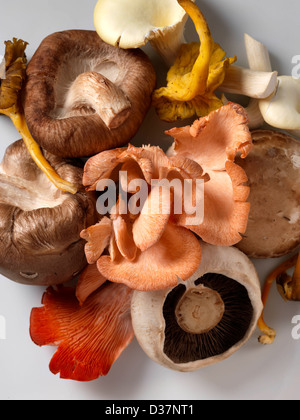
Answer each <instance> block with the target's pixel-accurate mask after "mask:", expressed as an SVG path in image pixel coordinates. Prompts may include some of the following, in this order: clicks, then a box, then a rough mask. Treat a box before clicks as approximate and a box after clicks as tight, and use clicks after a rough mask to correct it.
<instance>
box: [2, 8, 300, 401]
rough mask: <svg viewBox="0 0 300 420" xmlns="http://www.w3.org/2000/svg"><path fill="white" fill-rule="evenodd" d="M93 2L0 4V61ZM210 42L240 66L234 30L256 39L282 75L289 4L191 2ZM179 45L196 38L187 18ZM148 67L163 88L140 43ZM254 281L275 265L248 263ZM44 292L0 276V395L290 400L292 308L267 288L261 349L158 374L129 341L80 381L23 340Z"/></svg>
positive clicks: (297, 352) (295, 371)
mask: <svg viewBox="0 0 300 420" xmlns="http://www.w3.org/2000/svg"><path fill="white" fill-rule="evenodd" d="M95 3H96V0H84V1H82V0H81V1H79V0H64V1H62V0H10V1H7V0H5V1H4V0H0V6H1V7H0V55H1V54H2V55H4V44H3V42H4V40H8V39H11V38H12V37H18V38H22V39H23V40H26V41H28V42H29V46H28V49H27V55H28V58H29V59H30V57H31V56H32V54H33V53H34V51H35V50H36V48H37V47H38V45H39V43H40V42H41V41H42V39H43V38H44V37H45V36H47V35H49V34H50V33H52V32H55V31H58V30H65V29H94V27H93V9H94V6H95ZM197 3H198V5H199V6H200V7H201V9H202V11H203V12H204V15H205V16H206V19H207V20H208V23H209V26H210V29H211V31H212V34H213V37H214V40H215V41H216V42H219V43H220V44H221V45H222V47H223V48H224V49H225V51H226V52H227V55H228V56H232V55H235V54H236V55H237V56H238V63H237V64H240V65H246V64H247V62H246V55H245V51H244V45H243V34H244V32H247V33H248V34H250V35H251V36H253V37H254V38H256V39H258V40H260V41H262V42H263V43H265V44H266V45H267V46H268V48H269V51H270V55H271V60H272V65H273V69H274V70H278V71H279V73H280V74H291V71H292V67H293V64H292V57H293V56H295V55H299V54H300V43H299V24H300V3H299V0H287V1H286V2H285V3H283V2H282V1H279V0H263V1H262V0H252V1H251V2H244V1H241V0H226V1H225V0H201V1H200V0H199V1H197ZM186 39H187V41H191V40H196V39H197V38H196V34H195V31H194V28H193V26H192V23H191V21H190V20H189V22H188V24H187V30H186ZM143 49H144V50H145V51H146V52H147V53H148V55H149V56H150V58H151V59H152V61H153V64H154V66H155V68H156V70H157V74H158V84H162V83H164V80H165V75H166V68H165V67H164V65H163V64H162V62H161V60H160V58H159V57H157V55H156V54H155V53H154V52H153V50H152V49H151V47H150V46H147V47H145V48H143ZM169 128H171V126H170V125H168V124H165V123H162V122H160V121H159V120H158V118H157V117H156V115H155V112H154V111H153V110H151V111H150V112H149V114H148V116H147V118H146V120H145V122H144V124H143V126H142V127H141V129H140V131H139V133H138V134H137V136H136V138H135V139H134V141H133V143H134V144H148V143H152V144H160V145H161V146H162V147H164V148H166V147H167V146H168V144H169V139H168V137H167V136H166V135H165V134H164V130H165V129H169ZM18 139H19V135H18V133H17V132H16V130H15V129H14V127H13V126H12V124H11V123H10V121H9V120H8V119H7V118H6V117H0V154H1V158H2V156H3V153H4V150H5V148H6V147H7V146H8V145H9V144H10V143H12V142H13V141H15V140H18ZM254 263H255V265H256V267H257V269H258V273H259V275H260V278H261V281H262V282H263V279H264V278H265V276H266V274H267V273H268V272H269V271H270V269H271V268H272V267H274V266H275V265H276V264H277V263H278V260H259V261H254ZM43 291H44V289H43V288H40V287H30V286H23V285H19V284H16V283H13V282H11V281H10V280H8V279H6V278H4V277H1V276H0V320H1V319H4V320H5V322H6V339H5V340H3V339H1V335H0V399H2V400H7V399H13V400H14V399H36V400H37V399H43V400H45V399H48V400H50V399H69V400H73V399H84V400H93V399H100V400H115V399H122V400H128V399H133V400H139V399H156V400H157V399H172V400H176V399H184V400H189V399H194V400H204V399H213V400H216V399H286V400H287V399H299V395H300V391H299V390H300V340H294V339H293V338H292V336H291V332H292V328H293V325H292V323H291V320H292V318H293V316H295V315H300V304H299V303H295V302H294V303H292V302H288V303H285V302H284V301H283V300H282V299H281V297H280V296H279V294H278V293H277V291H276V288H275V285H274V287H273V288H272V291H271V294H270V297H269V301H268V305H267V309H266V311H265V320H266V322H267V323H268V324H269V325H270V326H271V327H274V328H275V329H276V330H277V338H276V340H275V342H274V344H273V345H271V346H262V345H261V344H259V343H258V341H257V338H258V335H259V331H256V332H255V334H254V335H253V337H252V338H251V339H250V341H249V342H248V343H247V344H246V345H245V346H244V347H243V348H242V349H241V350H239V351H238V352H237V353H235V354H234V355H233V356H231V358H229V359H227V360H226V361H224V362H222V363H219V364H217V365H213V366H210V367H207V368H205V369H203V370H201V371H197V372H193V373H178V372H174V371H171V370H167V369H165V368H163V367H161V366H159V365H157V364H155V363H153V362H152V361H151V360H149V359H148V357H147V356H146V355H145V354H144V353H143V351H142V350H141V348H140V347H139V345H138V344H137V342H136V341H135V340H134V341H133V342H132V344H131V345H130V346H129V347H128V348H127V349H126V350H125V352H124V353H123V354H122V355H121V357H120V359H119V360H118V361H117V362H116V363H115V364H114V365H113V367H112V369H111V371H110V372H109V374H108V376H106V377H102V378H99V379H98V380H96V381H93V382H90V383H77V382H73V381H66V380H62V379H59V377H58V376H54V375H53V374H52V373H50V371H49V369H48V364H49V361H50V359H51V357H52V355H53V353H54V351H55V348H51V347H43V348H39V347H37V346H36V345H34V344H33V343H32V342H31V340H30V337H29V316H30V311H31V308H32V307H36V306H40V301H41V296H42V293H43Z"/></svg>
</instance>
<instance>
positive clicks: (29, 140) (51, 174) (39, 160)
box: [0, 109, 77, 194]
mask: <svg viewBox="0 0 300 420" xmlns="http://www.w3.org/2000/svg"><path fill="white" fill-rule="evenodd" d="M0 114H4V115H6V116H8V117H9V118H10V119H11V120H12V122H13V124H14V126H15V127H16V129H17V130H18V132H19V133H20V134H21V136H22V138H23V141H24V143H25V145H26V147H27V149H28V152H29V153H30V156H31V157H32V159H33V160H34V162H35V163H36V165H37V166H38V167H39V168H40V169H41V170H42V171H43V172H44V173H45V174H46V175H47V177H48V178H49V179H50V181H51V182H52V183H53V184H54V185H55V186H56V187H57V188H58V189H60V190H62V191H66V192H70V193H72V194H76V192H77V187H76V186H75V185H74V184H72V183H70V182H68V181H65V180H63V179H61V178H60V177H59V175H58V174H57V173H56V172H55V170H54V169H53V168H52V166H51V165H50V164H49V163H48V161H47V160H46V159H45V157H44V156H43V154H42V151H41V149H40V147H39V145H38V144H37V143H36V141H35V140H34V139H33V137H32V135H31V133H30V131H29V129H28V126H27V123H26V120H25V116H24V114H23V113H20V112H14V110H12V109H7V110H0Z"/></svg>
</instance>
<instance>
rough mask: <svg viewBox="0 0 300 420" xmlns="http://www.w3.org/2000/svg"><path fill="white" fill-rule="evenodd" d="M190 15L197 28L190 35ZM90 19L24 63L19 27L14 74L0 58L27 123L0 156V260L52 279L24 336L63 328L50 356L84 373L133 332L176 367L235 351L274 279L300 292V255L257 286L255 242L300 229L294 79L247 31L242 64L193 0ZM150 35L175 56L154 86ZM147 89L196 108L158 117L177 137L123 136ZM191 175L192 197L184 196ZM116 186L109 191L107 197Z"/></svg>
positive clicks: (116, 8)
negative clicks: (155, 141) (195, 38)
mask: <svg viewBox="0 0 300 420" xmlns="http://www.w3.org/2000/svg"><path fill="white" fill-rule="evenodd" d="M125 9H126V11H127V13H126V14H125V16H130V19H129V20H126V19H124V16H123V12H124V10H125ZM128 10H129V12H128ZM189 16H190V17H191V19H192V21H193V23H194V25H195V28H196V30H197V33H198V35H199V38H200V43H191V44H187V43H186V42H185V40H184V26H185V23H186V21H187V19H188V17H189ZM94 25H95V29H96V31H86V30H66V31H61V32H56V33H54V34H51V35H49V36H47V37H46V38H45V39H44V40H42V42H41V44H40V46H39V47H38V49H37V50H36V52H35V53H34V55H33V57H32V58H31V60H30V61H29V64H28V65H27V61H26V56H25V53H24V51H25V48H26V43H24V42H23V41H21V40H19V41H18V40H14V41H13V43H12V45H13V46H14V47H15V50H13V49H10V48H8V49H7V51H8V52H7V56H6V58H7V63H9V64H10V65H9V67H7V69H4V70H8V75H9V77H8V78H7V79H3V74H4V73H3V71H1V72H0V76H1V77H2V79H0V112H2V113H4V114H6V115H9V116H10V117H11V119H12V120H13V122H14V123H15V126H16V127H17V128H18V130H19V132H20V133H21V134H22V138H23V141H22V140H20V141H18V142H15V143H13V144H12V145H11V146H10V147H9V148H8V149H7V150H6V153H5V156H4V158H3V161H2V163H1V165H0V215H1V223H0V229H1V241H2V244H3V249H2V253H1V255H0V272H1V274H3V275H5V276H6V277H8V278H10V279H12V280H14V281H17V282H20V283H24V284H30V285H43V286H48V288H47V290H46V292H45V293H44V295H43V299H42V305H43V306H42V307H40V308H34V309H33V310H32V313H31V318H30V335H31V338H32V340H33V341H34V343H36V344H37V345H40V346H43V345H57V346H58V350H57V352H56V353H55V355H54V356H53V358H52V360H51V363H50V370H51V372H53V373H54V374H57V373H60V376H61V377H62V378H66V379H72V380H78V381H91V380H94V379H97V378H98V377H99V376H102V375H106V374H107V373H108V372H109V370H110V368H111V366H112V365H113V363H114V362H115V361H116V360H117V358H118V357H119V356H120V355H121V353H122V352H123V350H124V349H125V348H127V346H129V345H130V343H131V341H132V339H133V337H134V336H135V337H136V338H137V340H138V342H139V344H140V346H141V348H142V349H143V350H144V351H145V353H146V354H147V355H148V356H149V357H150V358H151V359H152V360H153V361H155V362H157V363H159V364H161V365H163V366H165V367H167V368H170V369H173V370H177V371H194V370H198V369H200V368H203V367H205V366H208V365H211V364H214V363H216V362H220V361H222V360H224V359H226V358H228V357H229V356H231V355H232V354H233V353H235V352H236V351H237V350H239V349H240V348H241V347H242V346H243V345H245V344H246V343H247V341H248V340H249V339H250V337H251V336H252V335H253V333H254V331H255V328H256V327H257V326H259V328H260V329H261V330H262V331H263V333H264V334H265V335H263V336H261V337H260V338H259V340H260V342H262V343H269V342H272V341H273V339H274V337H275V331H274V330H273V329H270V328H269V327H268V326H267V325H266V323H265V322H264V320H263V309H264V306H265V304H266V300H267V296H268V292H269V290H270V287H271V284H272V283H273V281H274V280H276V283H277V287H278V289H279V291H280V293H281V295H282V296H283V297H284V298H285V299H288V300H299V299H300V294H299V285H300V257H299V258H297V255H293V256H292V258H291V259H289V260H288V261H286V262H285V263H284V264H283V265H282V266H280V267H279V268H278V269H277V270H275V272H273V273H272V274H271V275H270V277H269V278H268V279H267V282H266V284H265V286H264V288H263V290H261V285H260V279H259V277H258V274H257V272H256V270H255V267H254V265H253V262H252V261H251V260H250V258H274V257H278V256H284V255H287V254H289V253H291V252H293V251H295V250H296V249H297V247H298V246H299V245H300V224H299V221H300V207H299V202H300V190H299V187H298V183H297V180H298V178H299V169H300V150H299V142H298V140H297V139H295V138H292V137H291V135H287V134H286V133H282V132H279V131H278V130H277V129H275V128H282V129H285V130H288V132H289V133H290V134H293V135H294V136H295V135H298V133H299V131H298V130H299V127H298V126H297V124H296V123H295V124H294V122H292V121H291V119H293V118H292V113H291V112H290V111H289V109H288V107H292V105H293V104H294V105H295V108H296V109H297V108H298V103H297V101H298V96H299V95H298V90H299V89H298V88H299V83H298V81H292V80H291V79H290V78H288V77H287V76H282V77H279V76H278V74H277V72H276V71H272V68H271V64H270V58H269V55H268V52H267V50H266V48H265V47H264V46H263V44H260V43H258V42H257V41H255V40H254V39H252V38H251V37H249V36H247V35H246V36H245V45H246V49H247V54H248V61H249V69H245V68H241V67H239V66H236V65H234V63H235V61H236V60H237V57H235V56H234V57H231V58H228V57H226V53H225V52H224V51H223V49H222V48H221V47H220V46H219V45H218V44H216V43H215V42H214V41H213V38H212V35H211V33H210V29H209V27H208V24H207V22H206V20H205V17H204V16H203V14H202V12H201V11H200V9H199V8H198V6H197V5H196V4H195V2H194V1H193V0H166V1H165V2H164V4H162V2H161V1H158V0H151V1H148V2H145V1H142V0H139V1H135V2H132V1H127V0H125V1H122V2H120V4H118V2H111V1H109V0H98V3H97V5H96V8H95V13H94ZM148 41H149V42H150V43H151V45H152V46H154V48H155V49H156V50H157V51H158V52H159V54H160V55H161V56H162V57H163V59H164V60H165V62H166V64H167V65H168V66H170V69H169V72H168V75H167V86H166V87H161V88H158V89H156V80H157V78H156V73H155V70H154V67H153V65H152V63H151V61H150V59H149V58H148V56H147V55H146V54H145V53H144V52H143V51H142V50H141V49H140V48H139V47H141V46H143V45H145V44H146V43H147V42H148ZM7 45H9V47H10V46H11V44H9V43H8V44H7ZM1 69H2V67H0V70H1ZM25 73H26V77H25ZM253 81H254V82H253ZM253 87H254V88H253ZM285 89H286V90H287V91H288V92H290V96H291V97H293V98H294V100H293V101H292V102H291V101H290V102H289V103H288V104H285V106H284V107H283V108H282V109H284V112H286V113H287V114H288V116H289V117H291V118H289V117H286V115H285V114H284V112H282V113H281V111H280V113H281V117H282V120H280V119H279V118H277V117H276V116H275V120H276V121H275V120H274V119H272V115H270V114H273V115H275V114H276V112H278V109H279V108H278V107H281V104H282V103H283V102H284V103H285V102H287V101H286V100H285V95H286V94H285ZM218 91H220V92H225V93H232V92H233V93H239V94H241V95H246V96H249V97H250V98H251V99H250V104H249V106H248V108H247V109H244V108H243V107H242V106H241V105H239V104H238V103H233V102H231V101H227V100H226V98H225V97H224V95H222V96H221V97H219V96H218V95H217V92H218ZM150 106H153V107H154V108H155V109H156V111H157V114H158V116H159V118H160V119H161V120H164V121H173V122H174V121H176V120H178V119H181V120H185V119H187V118H191V117H194V116H195V115H196V116H197V119H195V120H194V121H193V122H192V124H190V125H189V124H187V125H186V126H181V127H176V126H175V127H173V128H171V129H169V130H167V131H166V132H165V133H166V134H167V135H169V136H171V137H172V139H173V144H172V145H171V147H170V149H169V151H168V152H167V153H165V152H164V151H163V150H162V149H161V148H160V147H157V146H151V145H148V146H143V147H135V146H134V145H133V144H131V141H132V139H133V137H134V136H135V135H136V133H138V130H139V128H140V127H141V125H142V123H143V121H144V119H145V117H146V115H147V112H148V110H149V108H150ZM1 110H2V111H1ZM273 110H274V112H273ZM297 113H298V111H297V112H296V111H295V112H293V114H295V118H294V119H293V120H295V121H296V120H297V115H296V114H297ZM252 116H254V119H253V118H252ZM298 119H299V118H298ZM274 121H275V122H278V124H279V125H276V124H275V122H274ZM265 122H268V123H269V124H271V126H272V127H271V128H268V129H266V128H264V127H262V125H263V124H264V123H265ZM253 127H256V128H257V129H256V130H252V131H250V129H251V128H253ZM258 128H259V129H258ZM78 158H81V159H78ZM124 174H125V175H126V176H125V175H124ZM106 181H108V183H106V184H105V182H106ZM153 181H158V182H159V184H158V186H157V184H155V183H153ZM163 181H167V182H168V186H166V184H164V183H163ZM200 183H201V185H202V187H203V190H201V191H202V193H203V194H202V197H201V198H202V201H201V206H203V208H202V207H201V208H202V210H203V214H202V216H203V217H202V218H200V220H198V219H197V218H195V215H198V213H197V211H198V207H199V208H200V204H199V202H198V201H197V199H198V195H197V194H198V192H199V191H198V189H197V188H198V185H199V184H200ZM186 184H188V185H190V186H191V190H190V191H189V197H190V198H191V203H192V206H191V207H192V211H190V209H189V211H187V210H186V209H185V208H184V209H183V208H182V205H183V204H184V199H186V197H187V196H186V194H185V193H184V194H183V192H186V191H185V190H184V188H185V186H186ZM170 185H171V188H170ZM110 186H112V187H113V188H114V191H115V201H114V202H113V203H112V204H111V205H110V207H109V206H107V207H105V206H104V202H105V200H106V199H108V202H109V200H110V197H109V191H108V190H109V187H110ZM278 189H279V190H280V197H278V195H276V194H278ZM275 190H276V193H275ZM183 197H184V198H183ZM195 202H196V206H195ZM132 203H134V206H135V207H134V208H133V207H132ZM178 204H181V212H178V211H177V205H178ZM101 206H102V207H101ZM179 207H180V206H179ZM100 208H101V209H102V210H103V208H105V209H106V210H105V212H104V213H103V212H101V211H100ZM136 209H138V211H137V212H136ZM191 220H192V222H191ZM195 220H196V221H195ZM291 267H295V271H294V274H293V276H292V277H291V276H289V275H288V274H287V270H288V269H289V268H291ZM74 278H76V283H75V286H73V287H72V286H71V287H66V286H65V285H63V284H65V283H67V282H69V281H70V280H72V279H74ZM54 286H57V287H54Z"/></svg>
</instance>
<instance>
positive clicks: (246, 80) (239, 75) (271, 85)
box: [219, 65, 277, 98]
mask: <svg viewBox="0 0 300 420" xmlns="http://www.w3.org/2000/svg"><path fill="white" fill-rule="evenodd" d="M276 85H277V72H275V71H274V72H265V71H254V70H251V69H246V68H243V67H240V66H233V65H232V66H230V67H229V68H228V70H227V71H226V76H225V79H224V82H223V83H222V85H221V86H220V88H219V90H220V91H222V92H226V93H237V94H240V95H245V96H248V97H250V98H267V97H268V96H270V95H271V94H272V93H273V92H274V90H275V89H276Z"/></svg>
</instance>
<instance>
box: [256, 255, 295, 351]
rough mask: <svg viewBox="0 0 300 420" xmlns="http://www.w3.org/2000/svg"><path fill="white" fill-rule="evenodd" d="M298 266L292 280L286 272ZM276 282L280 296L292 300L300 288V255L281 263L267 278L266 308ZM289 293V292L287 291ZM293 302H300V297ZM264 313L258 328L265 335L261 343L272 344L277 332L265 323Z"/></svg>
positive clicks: (264, 296) (264, 295) (264, 301)
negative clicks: (294, 293) (296, 290)
mask: <svg viewBox="0 0 300 420" xmlns="http://www.w3.org/2000/svg"><path fill="white" fill-rule="evenodd" d="M295 265H296V268H295V271H294V275H293V278H292V280H291V278H290V277H289V276H288V275H287V274H286V271H287V270H289V269H290V268H292V267H294V266H295ZM275 280H276V282H277V287H278V289H279V292H280V294H281V295H282V296H283V297H284V298H285V299H287V300H291V296H292V293H291V291H293V290H294V289H295V288H296V287H298V289H299V288H300V253H299V254H296V255H294V256H292V257H290V258H289V259H288V260H286V261H284V262H283V263H281V264H280V265H279V266H278V267H276V268H275V269H274V270H273V271H272V272H271V273H270V274H269V275H268V276H267V278H266V281H265V284H264V287H263V291H262V302H263V307H264V308H265V307H266V303H267V299H268V296H269V293H270V290H271V286H272V284H273V282H274V281H275ZM288 289H289V291H288V292H287V290H288ZM293 300H300V295H298V299H295V298H294V299H293ZM263 314H264V311H262V313H261V316H260V318H259V320H258V323H257V325H258V328H259V329H260V330H261V331H262V332H263V335H261V336H260V337H259V342H260V343H262V344H272V343H273V341H274V339H275V337H276V331H275V330H274V329H273V328H270V327H269V326H268V325H267V324H266V323H265V321H264V318H263Z"/></svg>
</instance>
